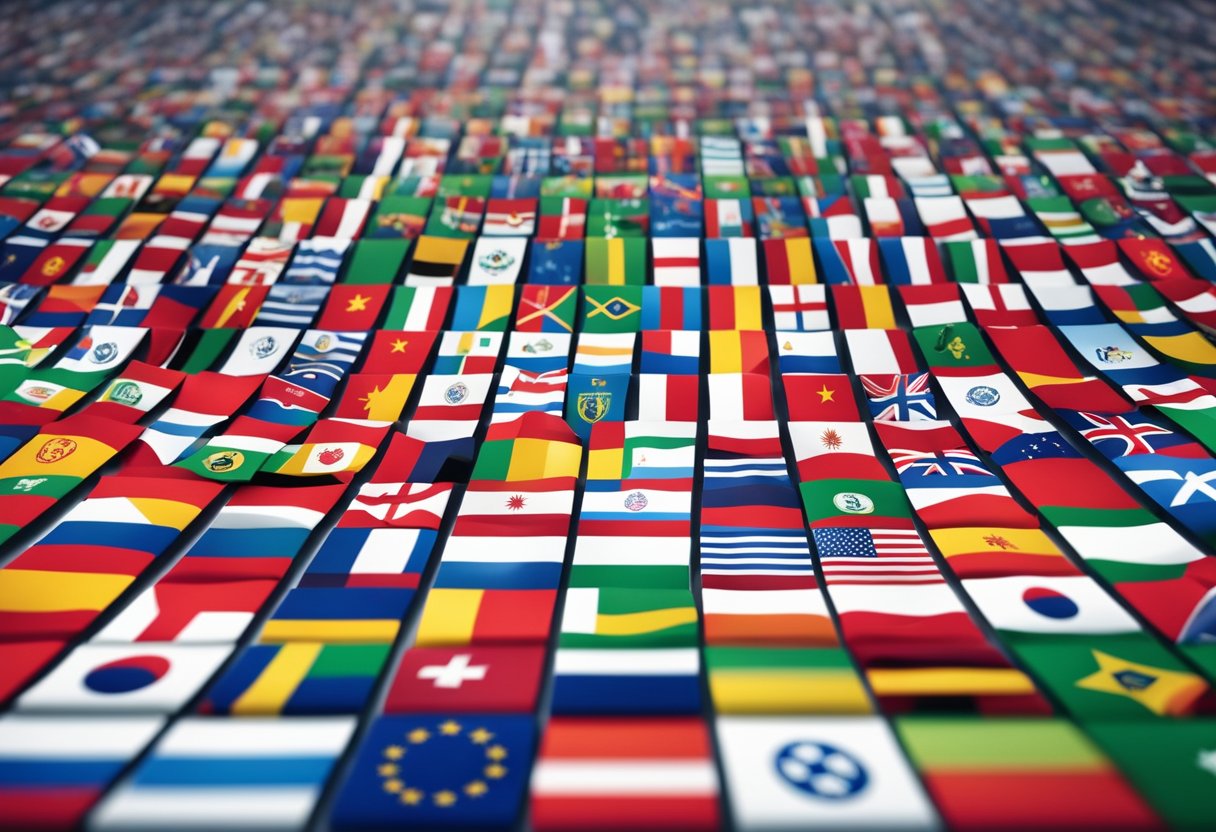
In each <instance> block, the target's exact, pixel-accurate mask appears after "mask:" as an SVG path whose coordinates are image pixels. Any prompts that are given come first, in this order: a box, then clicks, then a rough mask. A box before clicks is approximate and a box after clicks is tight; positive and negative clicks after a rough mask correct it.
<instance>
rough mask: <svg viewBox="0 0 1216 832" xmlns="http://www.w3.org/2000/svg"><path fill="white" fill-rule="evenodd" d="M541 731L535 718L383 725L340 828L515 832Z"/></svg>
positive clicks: (347, 795)
mask: <svg viewBox="0 0 1216 832" xmlns="http://www.w3.org/2000/svg"><path fill="white" fill-rule="evenodd" d="M534 731H535V723H534V720H533V718H532V716H531V715H527V716H478V715H475V714H461V715H459V716H458V717H444V716H426V717H418V716H386V717H381V718H380V719H378V720H377V721H376V722H375V723H374V724H373V725H372V727H371V730H370V731H369V732H368V733H367V735H366V736H365V737H364V739H363V742H362V744H361V745H360V746H359V751H358V756H357V757H356V759H355V764H354V767H353V768H352V769H351V772H350V776H349V777H347V779H346V782H345V783H344V784H343V785H342V790H341V792H340V793H339V795H338V800H337V804H336V806H335V808H334V812H333V816H332V821H333V828H334V829H337V830H348V829H380V828H407V829H417V828H428V829H430V828H437V827H443V828H455V827H462V828H466V829H503V828H509V827H511V826H512V825H513V824H514V823H515V820H516V817H517V816H518V814H519V809H520V805H521V803H522V802H523V797H524V786H525V784H526V783H527V777H528V770H529V762H530V761H531V759H532V748H533V745H534V743H535V739H534V737H533V732H534Z"/></svg>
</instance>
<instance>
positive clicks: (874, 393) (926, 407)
mask: <svg viewBox="0 0 1216 832" xmlns="http://www.w3.org/2000/svg"><path fill="white" fill-rule="evenodd" d="M861 386H862V390H863V391H864V392H865V395H866V401H867V403H868V405H869V408H870V416H871V418H873V419H874V420H875V421H878V422H916V421H924V420H934V419H936V418H937V408H936V405H935V404H934V401H933V392H932V391H931V390H930V389H929V374H928V373H916V374H913V375H908V374H899V375H864V376H861Z"/></svg>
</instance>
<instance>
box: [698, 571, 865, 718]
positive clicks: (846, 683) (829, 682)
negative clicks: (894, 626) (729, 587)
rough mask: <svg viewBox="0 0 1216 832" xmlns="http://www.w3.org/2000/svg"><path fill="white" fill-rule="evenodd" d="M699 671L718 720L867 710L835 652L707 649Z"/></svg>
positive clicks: (855, 679)
mask: <svg viewBox="0 0 1216 832" xmlns="http://www.w3.org/2000/svg"><path fill="white" fill-rule="evenodd" d="M755 594H761V595H762V594H763V593H755ZM705 665H706V668H707V673H708V676H709V690H710V695H711V696H712V697H713V700H714V710H715V711H717V712H718V713H720V714H729V715H732V716H733V715H739V714H770V713H771V714H781V713H785V714H789V713H801V712H806V713H838V714H865V713H869V712H870V710H871V708H870V702H869V699H868V698H867V697H866V694H865V688H864V687H863V686H862V684H861V679H860V677H859V676H858V675H857V672H856V671H855V670H854V669H853V666H852V664H851V663H850V662H849V660H848V656H847V654H846V653H845V652H844V651H843V650H840V649H797V648H789V647H771V646H759V645H757V646H749V647H707V648H706V650H705Z"/></svg>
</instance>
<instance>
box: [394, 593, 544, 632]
mask: <svg viewBox="0 0 1216 832" xmlns="http://www.w3.org/2000/svg"><path fill="white" fill-rule="evenodd" d="M556 603H557V589H556V587H553V588H543V589H511V588H506V589H500V588H497V587H490V588H486V589H475V588H460V587H445V586H436V587H434V588H433V589H431V591H430V592H428V593H427V598H426V604H425V605H423V608H422V615H421V616H420V618H419V620H418V633H417V636H416V637H415V644H417V645H418V646H419V647H461V646H466V645H491V644H544V643H546V642H547V641H548V638H549V632H550V627H551V624H552V620H553V608H554V605H555V604H556Z"/></svg>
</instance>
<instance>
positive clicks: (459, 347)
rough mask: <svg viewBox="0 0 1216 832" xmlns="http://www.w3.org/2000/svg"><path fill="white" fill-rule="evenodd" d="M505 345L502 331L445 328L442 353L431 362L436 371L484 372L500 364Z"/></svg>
mask: <svg viewBox="0 0 1216 832" xmlns="http://www.w3.org/2000/svg"><path fill="white" fill-rule="evenodd" d="M501 349H502V333H501V332H452V331H445V332H444V333H443V337H442V338H441V339H440V340H439V354H438V355H436V356H435V361H434V363H433V364H432V365H431V373H432V374H433V375H481V374H485V373H493V372H494V371H495V370H496V369H497V367H498V353H499V351H500V350H501Z"/></svg>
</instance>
